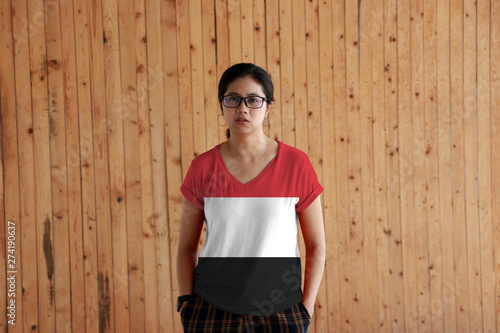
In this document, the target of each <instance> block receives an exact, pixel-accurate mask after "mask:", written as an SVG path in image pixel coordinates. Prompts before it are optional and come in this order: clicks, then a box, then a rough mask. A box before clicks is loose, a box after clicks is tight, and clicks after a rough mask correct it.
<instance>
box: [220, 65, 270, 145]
mask: <svg viewBox="0 0 500 333" xmlns="http://www.w3.org/2000/svg"><path fill="white" fill-rule="evenodd" d="M247 76H250V77H251V78H252V79H254V80H255V81H257V83H259V84H260V85H261V86H262V90H263V91H264V94H265V95H266V101H267V103H268V104H269V103H271V102H272V101H274V85H273V81H272V80H271V76H270V75H269V73H268V72H266V70H265V69H264V68H262V67H259V66H257V65H254V64H251V63H239V64H235V65H233V66H231V67H229V68H228V69H226V71H225V72H224V73H223V74H222V76H221V78H220V80H219V95H218V96H219V102H222V97H223V96H224V94H225V93H226V91H227V87H228V86H229V85H230V84H231V83H232V82H233V81H235V80H236V79H239V78H243V77H247ZM226 136H227V138H228V139H229V128H228V129H227V133H226Z"/></svg>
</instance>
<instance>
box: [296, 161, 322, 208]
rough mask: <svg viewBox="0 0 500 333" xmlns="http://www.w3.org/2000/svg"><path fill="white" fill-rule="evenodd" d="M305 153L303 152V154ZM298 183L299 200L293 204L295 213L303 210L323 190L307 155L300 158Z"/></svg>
mask: <svg viewBox="0 0 500 333" xmlns="http://www.w3.org/2000/svg"><path fill="white" fill-rule="evenodd" d="M304 155H305V154H304ZM301 169H302V170H301V173H300V184H299V191H300V192H299V193H300V195H299V202H298V203H297V205H296V206H295V211H296V212H297V213H299V212H301V211H303V210H305V209H306V208H307V207H309V205H310V204H311V203H312V202H313V201H314V200H315V199H316V198H317V197H318V196H319V195H320V194H321V192H323V187H322V186H321V184H320V183H319V181H318V176H317V175H316V172H315V171H314V168H313V166H312V164H311V162H310V161H309V158H308V157H307V155H305V156H304V159H303V160H302V168H301Z"/></svg>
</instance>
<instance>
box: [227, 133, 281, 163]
mask: <svg viewBox="0 0 500 333" xmlns="http://www.w3.org/2000/svg"><path fill="white" fill-rule="evenodd" d="M270 140H271V139H269V138H268V137H267V136H265V134H264V132H263V131H257V132H256V133H255V134H246V135H238V134H233V133H231V137H230V138H229V140H228V141H227V145H228V147H227V148H228V150H229V153H230V154H231V155H233V156H235V157H243V158H255V157H258V156H260V155H262V154H263V153H264V152H266V150H267V146H268V145H269V141H270Z"/></svg>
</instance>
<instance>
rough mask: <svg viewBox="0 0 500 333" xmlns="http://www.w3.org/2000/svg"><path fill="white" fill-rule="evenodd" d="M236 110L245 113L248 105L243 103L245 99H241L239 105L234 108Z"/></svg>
mask: <svg viewBox="0 0 500 333" xmlns="http://www.w3.org/2000/svg"><path fill="white" fill-rule="evenodd" d="M236 111H237V112H239V113H243V112H244V113H247V112H248V106H247V105H246V104H245V100H241V103H240V105H239V106H238V107H237V108H236Z"/></svg>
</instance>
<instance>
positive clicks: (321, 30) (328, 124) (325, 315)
mask: <svg viewBox="0 0 500 333" xmlns="http://www.w3.org/2000/svg"><path fill="white" fill-rule="evenodd" d="M317 8H318V42H319V61H318V64H319V82H320V84H319V89H320V90H319V94H320V98H319V106H320V114H319V119H318V124H319V125H320V127H319V128H318V127H314V128H313V129H314V130H316V131H320V132H321V137H320V135H318V134H316V136H317V137H320V138H318V139H319V140H320V141H319V142H320V143H319V145H320V146H321V151H320V152H318V157H319V158H320V159H319V161H318V162H319V163H318V172H321V174H320V175H319V177H320V179H321V183H322V184H324V188H326V191H328V192H330V193H332V194H333V193H334V191H335V190H334V187H333V184H334V182H335V176H334V174H332V172H331V170H332V169H333V167H334V165H335V159H334V146H333V145H328V147H329V148H330V150H328V149H326V147H327V145H326V144H325V145H323V142H324V143H327V142H329V143H332V142H333V140H334V139H335V138H334V136H333V135H332V133H333V130H334V123H333V117H334V116H333V81H332V79H333V49H332V38H333V35H332V25H331V21H332V6H331V3H327V2H321V1H318V4H317ZM316 142H318V141H316ZM325 178H326V179H325ZM326 191H324V193H325V192H326ZM324 193H323V197H322V204H323V213H324V215H323V216H324V218H323V219H324V220H325V221H328V222H327V223H328V224H329V225H328V227H327V226H326V225H325V229H326V230H331V231H333V230H332V229H333V228H332V224H333V223H334V222H333V221H335V215H334V213H335V211H334V210H332V202H333V201H332V200H331V197H330V198H328V197H327V199H328V201H325V200H326V199H325V196H324ZM333 197H334V198H335V196H333ZM326 230H325V237H326V232H327V231H326ZM332 236H333V239H334V240H335V242H333V243H332V244H331V245H327V248H326V252H327V253H332V254H333V253H335V256H333V257H336V252H337V251H336V249H335V244H337V241H336V240H337V235H336V233H335V234H333V235H332ZM330 238H331V237H330ZM335 267H336V265H334V267H333V268H334V269H335ZM337 271H338V270H337ZM332 273H333V272H332ZM334 281H335V282H336V284H337V286H338V275H337V274H334V276H332V279H331V283H330V286H331V287H332V289H333V294H334V295H335V294H336V295H337V296H338V295H339V291H338V289H336V288H335V286H334V285H333V282H334ZM328 285H329V284H328V274H327V272H326V269H325V271H324V273H323V279H322V283H321V285H320V289H319V292H318V297H317V301H316V303H317V310H316V311H315V316H317V319H316V323H315V328H316V330H317V331H318V332H321V331H328V329H329V319H330V317H331V316H330V311H329V307H328ZM337 299H338V298H337Z"/></svg>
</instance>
